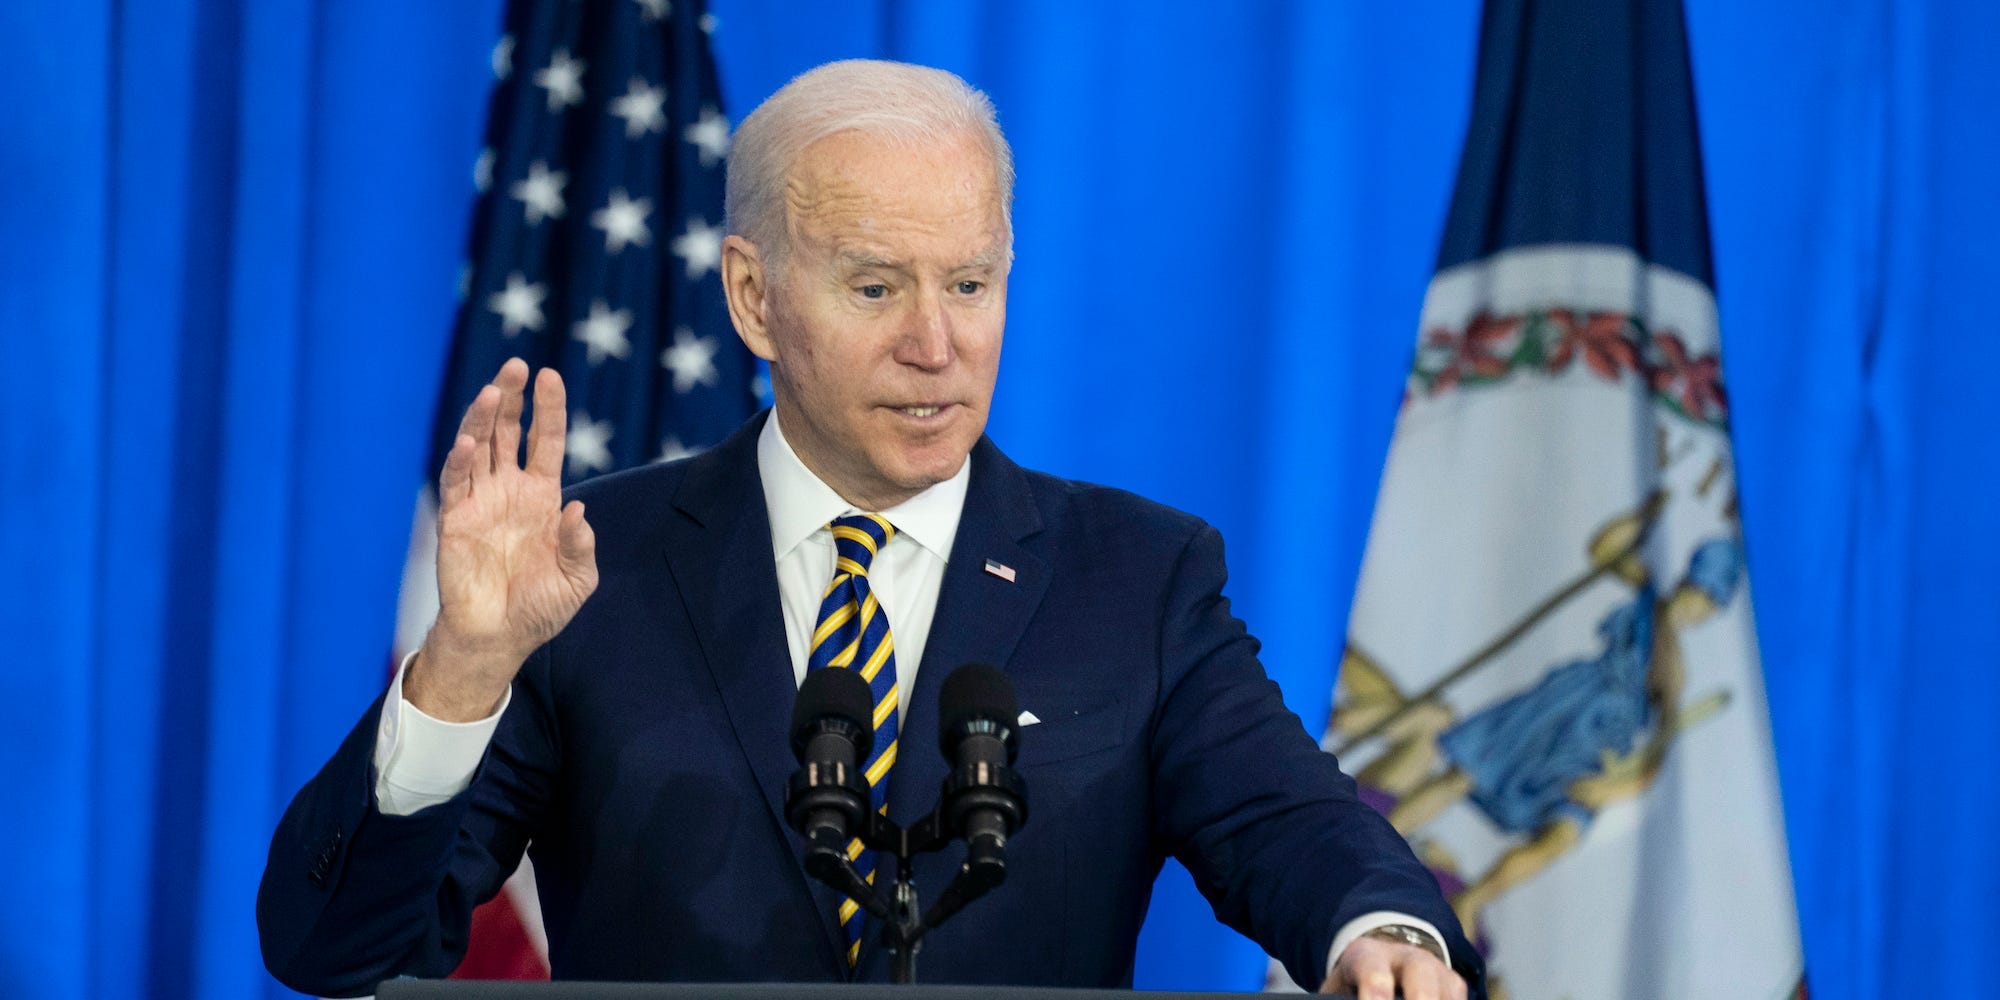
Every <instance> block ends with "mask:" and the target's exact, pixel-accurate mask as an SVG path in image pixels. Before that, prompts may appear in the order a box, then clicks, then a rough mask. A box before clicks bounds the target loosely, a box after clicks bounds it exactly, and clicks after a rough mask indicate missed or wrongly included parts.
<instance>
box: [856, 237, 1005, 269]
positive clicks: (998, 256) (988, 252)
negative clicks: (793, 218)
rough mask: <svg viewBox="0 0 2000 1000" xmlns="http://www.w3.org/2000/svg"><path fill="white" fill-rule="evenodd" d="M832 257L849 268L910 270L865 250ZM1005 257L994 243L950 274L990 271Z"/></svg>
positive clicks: (900, 262) (1002, 248)
mask: <svg viewBox="0 0 2000 1000" xmlns="http://www.w3.org/2000/svg"><path fill="white" fill-rule="evenodd" d="M834 256H835V257H836V258H837V259H838V260H839V261H840V263H842V264H844V265H846V266H848V267H851V268H862V269H871V270H881V271H903V272H908V271H909V269H910V266H909V265H908V264H905V263H903V262H902V261H899V260H893V259H891V258H888V257H882V256H878V255H876V254H873V253H869V252H867V251H865V250H855V249H851V248H843V249H841V250H839V251H837V252H836V253H835V255H834ZM1006 256H1007V250H1006V248H1005V246H1003V245H1002V244H998V243H996V244H993V245H991V246H988V247H987V248H986V249H984V250H981V251H980V252H979V253H978V254H976V255H974V256H973V257H972V258H971V259H970V260H967V261H965V262H963V263H961V264H959V265H957V266H956V267H953V268H952V272H954V273H956V272H959V271H986V270H992V269H993V268H994V267H996V266H998V265H999V263H1000V261H1001V260H1002V259H1004V258H1005V257H1006Z"/></svg>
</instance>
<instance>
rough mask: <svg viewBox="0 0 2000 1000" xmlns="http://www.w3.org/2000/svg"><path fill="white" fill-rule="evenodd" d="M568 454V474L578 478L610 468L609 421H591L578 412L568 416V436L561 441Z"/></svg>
mask: <svg viewBox="0 0 2000 1000" xmlns="http://www.w3.org/2000/svg"><path fill="white" fill-rule="evenodd" d="M563 449H564V450H565V451H567V452H568V453H569V474H570V475H572V476H580V475H584V474H587V473H591V472H603V471H606V470H608V469H610V468H611V421H609V420H592V419H590V414H588V413H585V412H583V411H582V410H578V411H576V412H575V413H572V414H570V417H569V434H568V436H567V437H565V438H564V439H563Z"/></svg>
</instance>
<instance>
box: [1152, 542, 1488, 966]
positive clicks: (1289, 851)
mask: <svg viewBox="0 0 2000 1000" xmlns="http://www.w3.org/2000/svg"><path fill="white" fill-rule="evenodd" d="M1226 575H1227V571H1226V569H1225V568H1224V563H1223V555H1222V537H1221V535H1220V534H1219V533H1217V532H1216V531H1215V529H1214V528H1211V527H1208V526H1207V525H1203V526H1201V528H1200V529H1199V530H1198V531H1197V532H1196V533H1195V534H1194V536H1193V537H1192V538H1191V539H1190V541H1189V542H1188V544H1187V546H1186V548H1185V549H1184V550H1183V551H1182V553H1181V556H1180V560H1179V564H1178V566H1177V567H1176V568H1175V571H1174V573H1173V578H1172V582H1171V584H1170V586H1169V588H1168V592H1167V596H1166V606H1165V608H1164V609H1163V615H1162V619H1161V622H1162V625H1161V628H1162V635H1161V637H1160V647H1159V648H1160V655H1161V673H1162V676H1161V684H1160V688H1159V695H1158V697H1159V704H1158V705H1157V706H1155V718H1156V720H1157V722H1156V725H1155V727H1154V731H1153V734H1152V741H1153V744H1152V748H1151V754H1152V759H1153V761H1154V765H1153V766H1154V782H1155V788H1156V789H1157V794H1158V796H1159V798H1158V803H1159V808H1158V810H1157V812H1156V815H1155V819H1154V823H1155V836H1156V837H1158V838H1160V840H1161V841H1162V842H1163V843H1164V844H1165V846H1166V847H1167V849H1168V850H1170V851H1171V852H1172V853H1173V854H1174V855H1175V857H1177V858H1179V859H1180V861H1181V862H1182V864H1184V865H1186V866H1187V869H1188V871H1189V872H1190V873H1191V874H1192V875H1193V876H1194V879H1195V883H1196V885H1197V886H1199V888H1200V889H1201V891H1202V893H1203V895H1205V896H1206V897H1207V898H1208V901H1209V903H1210V904H1211V905H1212V906H1213V907H1214V908H1215V913H1216V916H1217V917H1218V918H1219V919H1221V920H1222V921H1223V922H1225V923H1227V924H1228V925H1229V926H1231V927H1233V928H1235V929H1236V930H1238V931H1239V932H1241V933H1243V934H1244V935H1246V936H1248V937H1250V938H1251V939H1252V940H1255V941H1257V942H1258V943H1260V944H1262V945H1263V946H1264V948H1265V949H1266V950H1267V951H1269V952H1270V953H1271V954H1272V955H1274V956H1276V957H1277V958H1278V959H1279V961H1281V962H1283V963H1284V965H1285V968H1286V970H1287V971H1288V972H1290V973H1291V975H1292V978H1293V979H1294V980H1296V981H1297V982H1298V983H1300V984H1301V985H1303V986H1305V987H1306V988H1308V989H1311V988H1317V987H1318V986H1319V984H1320V982H1321V981H1322V980H1323V979H1324V978H1325V974H1326V962H1327V952H1328V949H1329V948H1330V947H1331V946H1332V943H1333V936H1334V934H1335V933H1336V932H1337V931H1338V929H1339V928H1340V927H1341V926H1342V925H1343V924H1345V923H1346V922H1347V921H1349V920H1351V919H1353V918H1355V917H1358V916H1360V915H1362V914H1364V913H1368V912H1371V911H1376V910H1396V911H1400V912H1403V913H1408V914H1411V915H1414V916H1419V917H1422V918H1424V919H1425V920H1428V921H1430V922H1431V923H1432V924H1435V925H1437V927H1438V928H1439V929H1440V930H1441V931H1442V932H1443V933H1444V935H1445V937H1446V942H1447V944H1448V946H1449V950H1450V952H1451V956H1452V959H1453V962H1454V964H1455V966H1456V967H1457V969H1458V971H1459V973H1460V974H1461V975H1464V976H1465V977H1466V979H1467V981H1468V983H1471V984H1472V985H1473V988H1474V995H1475V996H1480V995H1483V989H1482V982H1483V977H1482V973H1483V969H1482V963H1481V961H1480V959H1479V956H1478V953H1477V952H1476V951H1474V950H1473V948H1472V945H1471V944H1470V943H1469V942H1468V941H1466V939H1465V936H1464V934H1463V933H1462V932H1461V931H1460V929H1459V925H1458V921H1457V920H1456V919H1455V918H1454V916H1453V914H1452V911H1451V908H1450V907H1449V906H1448V905H1446V903H1445V901H1444V898H1443V896H1442V894H1441V893H1440V892H1439V889H1438V886H1437V882H1436V880H1435V879H1434V878H1433V877H1432V876H1431V874H1430V873H1429V872H1428V871H1427V870H1426V869H1425V868H1424V867H1423V866H1422V865H1421V864H1420V863H1418V861H1417V859H1416V857H1415V856H1414V855H1413V854H1412V853H1411V852H1410V849H1409V846H1408V844H1407V843H1405V842H1404V840H1403V838H1402V836H1401V835H1400V834H1398V833H1397V832H1396V830H1395V828H1394V827H1392V826H1390V825H1389V823H1388V821H1387V820H1385V819H1383V818H1382V816H1381V815H1379V814H1378V813H1376V812H1375V811H1374V810H1373V809H1372V808H1370V807H1369V806H1368V805H1367V804H1365V803H1363V802H1362V801H1361V800H1360V798H1359V797H1358V796H1357V794H1356V789H1355V784H1354V781H1353V780H1352V779H1351V778H1349V777H1348V776H1347V775H1345V774H1343V773H1341V771H1340V769H1339V766H1338V764H1337V763H1336V762H1335V761H1334V759H1333V757H1332V755H1330V754H1327V753H1325V752H1323V751H1321V750H1320V748H1319V747H1318V746H1317V745H1316V744H1315V743H1314V742H1313V740H1312V738H1311V737H1309V736H1308V735H1307V734H1306V732H1305V727H1304V725H1303V724H1302V723H1301V722H1300V721H1299V718H1298V716H1297V715H1295V714H1293V713H1292V712H1291V711H1290V710H1288V709H1287V708H1285V706H1284V703H1283V701H1282V699H1281V697H1280V693H1279V690H1278V686H1277V685H1276V684H1275V683H1273V682H1272V681H1271V680H1270V679H1269V678H1268V677H1267V676H1266V675H1265V673H1264V670H1263V667H1262V666H1261V665H1260V664H1259V663H1258V661H1257V650H1258V643H1257V640H1256V639H1254V638H1252V637H1251V636H1250V635H1249V634H1248V632H1247V631H1246V630H1245V628H1244V626H1243V623H1242V622H1241V621H1238V620H1237V619H1236V618H1235V617H1234V616H1233V615H1232V614H1231V613H1230V611H1229V602H1228V599H1227V598H1225V597H1223V596H1222V585H1223V581H1224V579H1225V577H1226Z"/></svg>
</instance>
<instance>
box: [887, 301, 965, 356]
mask: <svg viewBox="0 0 2000 1000" xmlns="http://www.w3.org/2000/svg"><path fill="white" fill-rule="evenodd" d="M951 332H952V323H951V314H950V313H949V312H948V311H947V310H946V309H945V303H944V296H943V295H941V294H939V293H937V292H934V291H933V292H928V293H926V294H923V295H919V296H916V297H915V299H914V302H913V305H912V306H911V309H910V314H909V315H908V316H907V317H906V318H905V324H904V328H903V336H902V338H901V339H900V340H898V341H897V343H896V361H897V362H898V363H900V364H905V365H909V366H911V367H913V368H922V369H924V370H926V371H937V370H939V369H942V368H944V367H945V366H947V365H949V364H951V359H952V343H951Z"/></svg>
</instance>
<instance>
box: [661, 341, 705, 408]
mask: <svg viewBox="0 0 2000 1000" xmlns="http://www.w3.org/2000/svg"><path fill="white" fill-rule="evenodd" d="M716 347H717V344H716V342H715V338H714V337H697V336H695V335H694V331H693V330H690V329H688V328H687V327H684V326H677V327H675V328H674V346H672V347H669V348H667V349H666V350H664V351H661V352H660V364H661V365H662V366H664V367H666V368H667V369H668V370H670V371H672V372H673V373H674V392H675V393H676V394H681V393H685V392H687V391H688V390H689V389H692V388H694V387H695V386H697V385H714V384H715V383H716V381H717V376H716V371H715V351H716Z"/></svg>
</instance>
